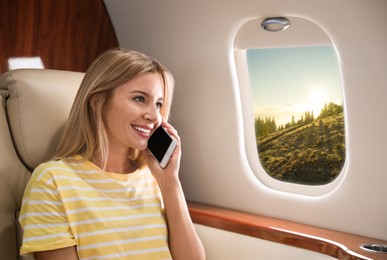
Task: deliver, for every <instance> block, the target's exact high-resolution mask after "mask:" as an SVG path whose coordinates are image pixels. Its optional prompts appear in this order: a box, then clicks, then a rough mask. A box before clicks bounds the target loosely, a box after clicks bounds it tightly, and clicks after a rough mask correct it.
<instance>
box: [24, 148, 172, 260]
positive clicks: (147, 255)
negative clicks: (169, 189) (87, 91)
mask: <svg viewBox="0 0 387 260" xmlns="http://www.w3.org/2000/svg"><path fill="white" fill-rule="evenodd" d="M19 221H20V223H21V225H22V227H23V232H24V235H23V244H22V247H21V254H28V253H31V252H37V251H45V250H53V249H58V248H64V247H69V246H74V245H75V246H76V248H77V252H78V256H79V258H80V259H172V258H171V254H170V251H169V248H168V237H167V224H166V220H165V216H164V214H163V203H162V199H161V194H160V190H159V187H158V185H157V182H156V181H155V179H154V178H153V176H152V174H151V173H150V171H149V169H148V168H147V167H145V168H143V169H139V170H137V171H135V172H133V173H130V174H118V173H112V172H106V171H103V170H101V169H100V168H99V167H97V166H96V165H94V164H93V163H91V162H90V161H88V160H85V159H83V157H81V156H79V155H77V156H74V157H70V158H68V159H65V160H59V161H50V162H47V163H43V164H41V165H39V166H38V167H37V168H36V170H35V171H34V173H33V174H32V177H31V179H30V181H29V183H28V185H27V187H26V191H25V194H24V197H23V202H22V209H21V213H20V217H19Z"/></svg>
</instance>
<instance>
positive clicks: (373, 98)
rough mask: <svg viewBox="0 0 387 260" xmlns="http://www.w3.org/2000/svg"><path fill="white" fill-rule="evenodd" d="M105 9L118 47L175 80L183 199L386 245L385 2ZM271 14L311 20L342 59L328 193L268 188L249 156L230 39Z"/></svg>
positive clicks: (251, 1) (170, 3)
mask: <svg viewBox="0 0 387 260" xmlns="http://www.w3.org/2000/svg"><path fill="white" fill-rule="evenodd" d="M105 4H106V6H107V9H108V11H109V13H110V17H111V19H112V22H113V25H114V28H115V30H116V32H117V36H118V40H119V44H120V46H122V47H126V48H133V49H137V50H139V51H144V52H146V53H148V54H150V55H152V56H155V57H157V58H158V59H159V60H160V61H161V62H163V63H165V64H166V65H167V66H168V67H169V68H170V69H171V70H172V72H173V74H174V76H175V78H176V83H177V87H176V91H175V97H174V98H175V99H174V106H173V108H172V117H171V121H172V124H174V125H175V127H176V128H177V130H178V131H179V134H180V136H181V138H182V142H183V156H182V167H181V173H180V176H181V180H182V183H183V185H184V189H185V192H186V195H187V197H188V199H189V200H192V201H195V202H200V203H206V204H210V205H216V206H220V207H224V208H228V209H236V210H241V211H244V212H251V213H255V214H261V215H265V216H270V217H275V218H280V219H286V220H290V221H294V222H298V223H304V224H308V225H314V226H318V227H324V228H328V229H333V230H338V231H343V232H349V233H353V234H358V235H363V236H368V237H374V238H379V239H383V240H386V239H387V222H386V219H387V201H386V198H387V189H386V188H385V185H386V183H387V174H385V172H386V171H385V161H386V152H385V149H386V147H387V136H386V132H387V128H386V127H387V123H386V120H385V118H386V117H385V111H386V110H387V103H386V102H385V98H386V97H387V88H386V87H385V86H386V85H387V79H386V77H385V74H386V68H387V52H386V51H385V46H387V35H386V32H385V28H384V24H385V23H384V17H385V13H386V11H387V2H386V1H385V0H372V1H370V2H366V1H363V0H343V1H335V0H327V1H320V0H312V1H311V0H295V1H288V0H278V1H266V0H245V1H222V0H212V1H206V0H198V1H191V0H181V1H174V0H165V1H149V0H144V1H135V3H134V2H132V1H115V0H105ZM273 16H292V17H303V18H305V19H308V20H310V21H312V22H314V23H316V24H317V25H319V26H320V27H321V28H322V29H323V30H325V31H326V32H327V34H328V35H329V36H330V37H331V38H332V41H333V43H334V45H335V47H336V48H337V51H338V54H339V59H340V65H341V69H342V75H343V84H344V99H345V111H346V120H347V121H346V122H345V123H346V127H347V133H348V135H347V144H348V147H347V149H348V155H349V156H348V165H347V167H346V172H345V178H344V179H343V182H342V183H341V184H340V185H339V186H338V187H337V188H336V189H335V190H333V191H332V192H330V193H328V194H326V195H324V196H318V197H309V196H302V195H298V194H291V193H285V192H280V191H277V190H274V189H269V188H268V187H266V186H265V185H263V184H262V183H260V182H259V181H258V180H257V178H256V177H255V176H254V173H253V172H252V170H251V168H250V167H249V165H248V162H247V159H246V155H245V148H244V142H246V141H249V140H245V139H244V136H243V126H242V114H241V109H240V107H241V102H243V101H241V100H240V96H239V86H238V81H237V78H236V68H235V64H234V56H233V46H234V40H235V36H236V33H237V32H238V30H239V28H240V27H241V26H242V25H243V24H244V23H245V22H247V21H249V20H253V19H259V18H264V17H273ZM133 35H135V37H133ZM305 37H307V35H306V36H305Z"/></svg>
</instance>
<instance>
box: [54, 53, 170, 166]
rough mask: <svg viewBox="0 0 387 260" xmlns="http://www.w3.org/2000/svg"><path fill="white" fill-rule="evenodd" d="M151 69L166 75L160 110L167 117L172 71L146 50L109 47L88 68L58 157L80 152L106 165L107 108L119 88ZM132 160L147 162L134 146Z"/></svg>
mask: <svg viewBox="0 0 387 260" xmlns="http://www.w3.org/2000/svg"><path fill="white" fill-rule="evenodd" d="M147 72H151V73H160V75H161V76H162V78H163V83H164V102H163V106H162V107H161V110H160V113H161V115H162V116H163V117H164V118H165V119H166V120H167V119H168V116H169V111H170V107H171V103H172V95H173V88H174V79H173V76H172V74H171V73H170V71H169V70H168V69H167V68H165V67H164V66H163V65H162V64H161V63H159V62H158V61H157V60H155V59H153V58H151V57H149V56H147V55H145V54H143V53H140V52H137V51H132V50H125V49H113V50H108V51H106V52H104V53H102V54H101V55H100V56H99V57H97V59H96V60H95V61H94V62H93V63H92V64H91V65H90V67H89V68H88V70H87V71H86V74H85V76H84V78H83V80H82V83H81V85H80V87H79V90H78V93H77V95H76V97H75V100H74V103H73V106H72V108H71V111H70V115H69V118H68V121H67V124H66V126H65V128H64V131H63V134H62V137H61V139H60V142H59V146H58V148H57V151H56V154H55V156H54V158H55V159H63V158H65V157H69V156H72V155H75V154H80V155H82V156H83V157H84V158H86V159H88V160H90V159H93V160H98V162H99V163H100V164H101V165H99V166H101V167H102V168H105V167H106V163H107V158H108V139H107V134H106V129H105V125H104V121H103V119H102V116H103V111H105V110H106V105H107V103H108V101H109V99H110V97H111V93H112V91H113V90H114V89H115V88H116V87H119V86H121V85H123V84H125V83H126V82H128V81H129V80H132V79H134V78H135V77H137V76H139V75H140V74H143V73H147ZM96 157H97V158H96ZM128 159H130V160H132V161H133V162H134V163H136V165H138V167H142V166H143V165H144V164H145V163H144V160H143V158H142V156H141V153H140V151H139V150H135V149H132V148H130V152H129V158H128Z"/></svg>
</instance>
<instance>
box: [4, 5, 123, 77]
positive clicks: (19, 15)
mask: <svg viewBox="0 0 387 260" xmlns="http://www.w3.org/2000/svg"><path fill="white" fill-rule="evenodd" d="M117 46H118V43H117V38H116V35H115V32H114V29H113V27H112V24H111V21H110V18H109V16H108V13H107V10H106V8H105V5H104V3H103V0H81V1H80V0H55V1H54V0H1V1H0V73H3V72H5V71H7V70H8V58H10V57H35V56H38V57H41V59H42V60H43V64H44V66H45V68H48V69H62V70H74V71H82V72H84V71H85V70H86V69H87V67H88V66H89V65H90V63H91V62H92V61H93V60H94V59H95V58H96V57H97V56H98V55H99V54H100V53H101V52H103V51H104V50H106V49H109V48H112V47H117Z"/></svg>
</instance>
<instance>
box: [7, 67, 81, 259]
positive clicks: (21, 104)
mask: <svg viewBox="0 0 387 260" xmlns="http://www.w3.org/2000/svg"><path fill="white" fill-rule="evenodd" d="M83 76H84V73H81V72H70V71H59V70H46V69H19V70H12V71H8V72H6V73H4V74H3V75H1V77H0V104H1V106H0V200H1V202H0V259H20V256H19V253H18V252H19V248H20V245H21V230H20V227H19V225H18V221H17V216H18V212H19V210H20V206H21V200H22V196H23V192H24V188H25V186H26V184H27V182H28V180H29V178H30V175H31V172H32V171H33V169H34V168H35V167H36V166H38V165H39V164H40V163H42V162H44V161H47V160H48V159H50V158H51V157H52V156H53V153H54V152H55V149H56V146H57V144H58V141H59V137H60V134H61V131H62V128H63V126H64V123H65V122H66V120H67V117H68V114H69V112H70V109H71V106H72V103H73V100H74V98H75V95H76V92H77V91H78V88H79V85H80V83H81V81H82V79H83ZM69 141H71V140H69Z"/></svg>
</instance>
